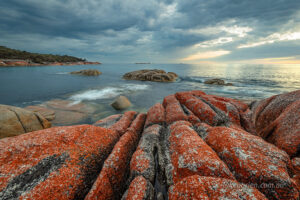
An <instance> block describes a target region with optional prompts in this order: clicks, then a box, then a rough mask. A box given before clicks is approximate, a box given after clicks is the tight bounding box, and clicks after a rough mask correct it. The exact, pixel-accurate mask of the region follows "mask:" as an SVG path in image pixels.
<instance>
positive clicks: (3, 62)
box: [0, 59, 101, 67]
mask: <svg viewBox="0 0 300 200" xmlns="http://www.w3.org/2000/svg"><path fill="white" fill-rule="evenodd" d="M99 64H101V63H100V62H88V61H81V62H43V63H34V62H31V61H27V60H11V59H0V67H16V66H48V65H50V66H57V65H99Z"/></svg>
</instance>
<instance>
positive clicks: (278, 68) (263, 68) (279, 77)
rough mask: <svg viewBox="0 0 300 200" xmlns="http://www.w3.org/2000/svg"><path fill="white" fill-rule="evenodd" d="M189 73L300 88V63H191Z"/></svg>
mask: <svg viewBox="0 0 300 200" xmlns="http://www.w3.org/2000/svg"><path fill="white" fill-rule="evenodd" d="M186 70H187V75H189V76H199V77H204V78H206V77H207V78H221V79H225V80H230V81H233V82H242V83H243V82H245V83H246V82H249V81H253V82H254V83H255V82H265V84H270V85H269V86H270V87H280V88H294V89H300V65H267V64H222V65H218V64H191V65H190V67H188V68H186Z"/></svg>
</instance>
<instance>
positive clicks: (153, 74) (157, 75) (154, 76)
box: [123, 69, 178, 82]
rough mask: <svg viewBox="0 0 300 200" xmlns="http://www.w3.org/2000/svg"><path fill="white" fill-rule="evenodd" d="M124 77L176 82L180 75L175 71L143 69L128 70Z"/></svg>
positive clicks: (127, 78)
mask: <svg viewBox="0 0 300 200" xmlns="http://www.w3.org/2000/svg"><path fill="white" fill-rule="evenodd" d="M123 78H124V79H126V80H139V81H154V82H174V81H176V79H177V78H178V75H177V74H176V73H174V72H168V73H166V72H165V71H164V70H159V69H143V70H137V71H133V72H128V73H126V74H124V76H123Z"/></svg>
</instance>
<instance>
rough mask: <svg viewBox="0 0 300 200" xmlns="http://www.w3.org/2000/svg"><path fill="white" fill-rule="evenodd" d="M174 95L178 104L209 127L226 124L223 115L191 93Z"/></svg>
mask: <svg viewBox="0 0 300 200" xmlns="http://www.w3.org/2000/svg"><path fill="white" fill-rule="evenodd" d="M175 95H176V98H177V99H178V100H179V102H180V103H181V104H183V105H184V106H186V107H187V108H188V109H189V110H191V111H192V112H193V113H194V114H195V115H196V116H197V117H198V118H199V119H200V120H201V121H202V122H206V123H208V124H210V125H218V124H223V123H225V122H226V119H225V114H224V113H223V114H222V113H221V112H218V111H217V110H216V109H213V108H212V107H211V106H209V105H208V104H206V103H205V102H203V101H202V100H201V99H200V98H199V97H196V96H194V95H193V94H192V93H187V92H178V93H176V94H175ZM217 112H218V113H217ZM183 120H185V119H183Z"/></svg>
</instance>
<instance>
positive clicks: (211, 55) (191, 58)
mask: <svg viewBox="0 0 300 200" xmlns="http://www.w3.org/2000/svg"><path fill="white" fill-rule="evenodd" d="M230 53H231V51H225V50H219V51H205V52H198V53H195V54H192V55H189V56H187V57H185V58H182V59H181V60H182V61H194V60H205V59H209V58H216V57H219V56H223V55H227V54H230Z"/></svg>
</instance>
